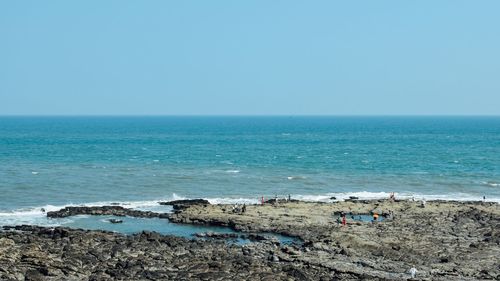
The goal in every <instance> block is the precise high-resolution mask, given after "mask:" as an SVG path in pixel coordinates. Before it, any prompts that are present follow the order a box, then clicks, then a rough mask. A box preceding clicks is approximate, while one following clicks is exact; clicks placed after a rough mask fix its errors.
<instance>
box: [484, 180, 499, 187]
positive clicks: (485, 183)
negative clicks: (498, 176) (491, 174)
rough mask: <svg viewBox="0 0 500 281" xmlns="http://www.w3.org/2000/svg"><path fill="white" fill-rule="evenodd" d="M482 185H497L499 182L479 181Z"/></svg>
mask: <svg viewBox="0 0 500 281" xmlns="http://www.w3.org/2000/svg"><path fill="white" fill-rule="evenodd" d="M481 183H482V184H483V185H487V186H491V187H499V186H500V183H497V182H492V181H483V182H481Z"/></svg>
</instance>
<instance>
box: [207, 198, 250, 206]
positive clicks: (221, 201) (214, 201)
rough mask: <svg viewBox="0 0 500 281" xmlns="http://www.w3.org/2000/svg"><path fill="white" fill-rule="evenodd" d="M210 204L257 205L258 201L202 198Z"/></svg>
mask: <svg viewBox="0 0 500 281" xmlns="http://www.w3.org/2000/svg"><path fill="white" fill-rule="evenodd" d="M204 199H206V200H208V202H210V204H247V205H255V204H259V203H260V200H259V199H258V198H230V197H226V198H204Z"/></svg>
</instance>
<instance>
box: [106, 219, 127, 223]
mask: <svg viewBox="0 0 500 281" xmlns="http://www.w3.org/2000/svg"><path fill="white" fill-rule="evenodd" d="M108 221H109V222H110V223H123V220H119V219H109V220H108Z"/></svg>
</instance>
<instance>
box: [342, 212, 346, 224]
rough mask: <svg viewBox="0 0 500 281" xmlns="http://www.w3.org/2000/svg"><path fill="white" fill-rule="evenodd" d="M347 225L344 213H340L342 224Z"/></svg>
mask: <svg viewBox="0 0 500 281" xmlns="http://www.w3.org/2000/svg"><path fill="white" fill-rule="evenodd" d="M346 225H347V219H346V217H345V214H343V215H342V226H346Z"/></svg>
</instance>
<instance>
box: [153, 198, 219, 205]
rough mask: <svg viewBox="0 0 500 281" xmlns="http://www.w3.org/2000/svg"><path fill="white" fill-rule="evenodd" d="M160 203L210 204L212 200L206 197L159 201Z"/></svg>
mask: <svg viewBox="0 0 500 281" xmlns="http://www.w3.org/2000/svg"><path fill="white" fill-rule="evenodd" d="M158 204H160V205H172V206H173V205H186V206H189V205H210V202H208V200H205V199H185V200H173V201H166V202H158Z"/></svg>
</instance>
